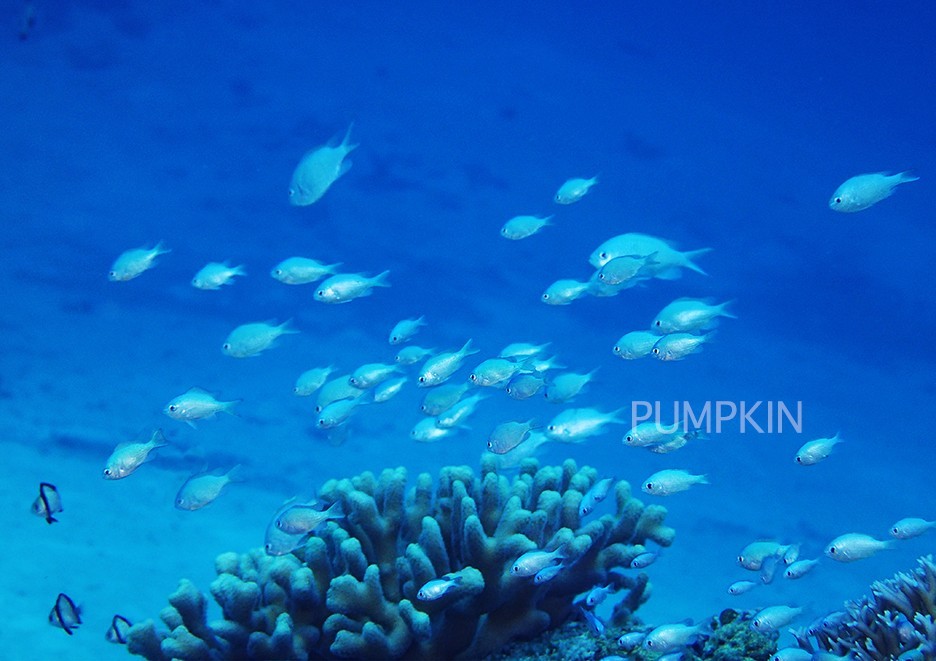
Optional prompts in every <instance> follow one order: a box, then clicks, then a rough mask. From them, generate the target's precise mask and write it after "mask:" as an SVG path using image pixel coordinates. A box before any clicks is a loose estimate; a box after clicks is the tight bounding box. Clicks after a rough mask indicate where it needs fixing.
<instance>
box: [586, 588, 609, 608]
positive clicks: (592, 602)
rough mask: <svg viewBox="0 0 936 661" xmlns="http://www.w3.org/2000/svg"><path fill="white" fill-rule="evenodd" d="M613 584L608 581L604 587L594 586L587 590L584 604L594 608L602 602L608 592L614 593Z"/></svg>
mask: <svg viewBox="0 0 936 661" xmlns="http://www.w3.org/2000/svg"><path fill="white" fill-rule="evenodd" d="M613 588H614V584H613V583H608V584H607V585H605V586H604V587H601V586H597V585H596V586H595V587H593V588H592V589H591V590H589V591H588V594H587V595H585V605H586V606H588V607H589V608H594V607H595V606H597V605H598V604H600V603H602V602H603V601H604V600H605V599H607V598H608V595H609V594H612V593H614V589H613Z"/></svg>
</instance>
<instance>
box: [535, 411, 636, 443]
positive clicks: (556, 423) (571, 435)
mask: <svg viewBox="0 0 936 661" xmlns="http://www.w3.org/2000/svg"><path fill="white" fill-rule="evenodd" d="M622 412H623V409H617V410H615V411H611V412H610V413H602V412H601V411H599V410H597V409H593V408H577V409H566V410H565V411H563V412H562V413H560V414H559V415H557V416H556V417H555V418H553V419H552V420H551V421H550V423H549V425H548V426H547V427H546V434H547V435H548V436H549V437H550V438H552V439H554V440H558V441H568V442H573V443H574V442H578V441H581V440H583V439H585V438H590V437H592V436H597V435H599V434H601V433H602V432H603V431H604V428H605V426H606V425H609V424H624V420H622V419H620V418H619V417H618V415H619V414H621V413H622Z"/></svg>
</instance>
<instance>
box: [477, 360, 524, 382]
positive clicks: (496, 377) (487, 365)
mask: <svg viewBox="0 0 936 661" xmlns="http://www.w3.org/2000/svg"><path fill="white" fill-rule="evenodd" d="M521 369H523V363H519V362H517V361H516V360H514V359H512V358H488V359H487V360H485V361H482V362H481V363H480V364H479V365H478V366H477V367H475V368H474V370H472V372H471V374H469V375H468V380H469V381H471V382H472V383H473V384H475V385H476V386H482V387H495V388H496V387H499V386H502V385H506V384H507V382H508V381H509V380H510V379H511V378H512V377H513V376H514V374H516V373H517V372H519V371H520V370H521Z"/></svg>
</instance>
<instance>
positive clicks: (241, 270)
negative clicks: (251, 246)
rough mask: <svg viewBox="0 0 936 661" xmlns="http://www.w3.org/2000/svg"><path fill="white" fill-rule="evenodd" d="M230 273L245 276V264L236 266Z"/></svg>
mask: <svg viewBox="0 0 936 661" xmlns="http://www.w3.org/2000/svg"><path fill="white" fill-rule="evenodd" d="M231 273H233V274H234V275H247V266H246V265H245V264H238V265H237V266H235V267H234V268H232V269H231Z"/></svg>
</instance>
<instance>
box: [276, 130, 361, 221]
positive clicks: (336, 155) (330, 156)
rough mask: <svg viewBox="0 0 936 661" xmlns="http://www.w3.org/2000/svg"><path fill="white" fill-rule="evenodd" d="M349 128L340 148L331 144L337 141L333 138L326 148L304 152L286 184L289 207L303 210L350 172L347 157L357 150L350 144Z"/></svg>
mask: <svg viewBox="0 0 936 661" xmlns="http://www.w3.org/2000/svg"><path fill="white" fill-rule="evenodd" d="M353 127H354V124H353V123H352V124H351V126H349V127H348V131H347V132H346V133H345V136H344V139H342V141H341V143H340V144H337V145H335V144H334V143H335V142H336V141H337V138H338V136H335V137H334V138H332V140H330V141H329V142H328V144H325V145H322V146H321V147H316V148H315V149H313V150H311V151H308V152H306V154H305V155H304V156H303V157H302V160H300V161H299V165H297V166H296V169H295V171H294V172H293V175H292V181H291V182H290V183H289V203H290V204H292V205H293V206H297V207H305V206H308V205H310V204H313V203H315V202H318V201H319V200H320V199H321V197H322V196H323V195H324V194H325V192H326V191H327V190H328V189H329V188H331V185H332V184H334V183H335V182H336V181H338V179H339V178H340V177H341V176H342V175H344V174H345V173H347V171H348V170H350V169H351V161H350V160H348V154H350V153H351V152H352V151H354V150H355V149H357V147H358V146H357V145H356V144H351V129H352V128H353Z"/></svg>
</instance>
